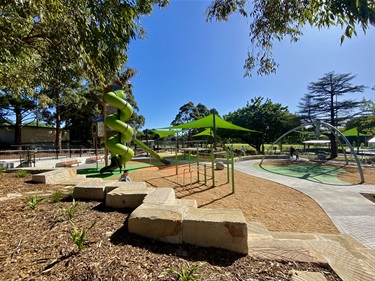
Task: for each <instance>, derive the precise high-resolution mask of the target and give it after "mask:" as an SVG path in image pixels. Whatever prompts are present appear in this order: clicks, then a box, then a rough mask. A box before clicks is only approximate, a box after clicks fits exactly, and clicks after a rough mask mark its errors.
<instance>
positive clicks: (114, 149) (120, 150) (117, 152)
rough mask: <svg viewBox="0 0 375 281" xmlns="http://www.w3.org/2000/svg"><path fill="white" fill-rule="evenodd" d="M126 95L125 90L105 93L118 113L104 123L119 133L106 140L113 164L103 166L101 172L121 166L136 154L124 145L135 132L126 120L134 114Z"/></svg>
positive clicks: (108, 117) (109, 116)
mask: <svg viewBox="0 0 375 281" xmlns="http://www.w3.org/2000/svg"><path fill="white" fill-rule="evenodd" d="M125 97H126V95H125V93H124V91H123V90H116V91H113V92H108V93H106V94H105V95H104V100H105V101H106V102H107V103H108V104H110V105H112V106H114V107H115V108H117V109H118V112H117V113H113V114H110V115H108V116H107V118H106V119H105V120H104V124H105V125H107V126H108V127H110V128H111V129H112V130H114V131H116V132H118V133H117V134H116V135H113V136H112V137H110V138H108V139H107V140H106V142H105V146H106V147H107V149H108V150H109V151H110V152H111V164H110V165H109V166H106V167H103V168H102V169H101V170H100V173H101V174H102V173H104V172H112V171H114V170H116V169H117V168H119V167H120V168H121V167H122V165H124V164H125V162H127V161H129V160H131V159H132V158H133V156H134V151H133V149H131V148H130V147H128V146H125V145H123V143H125V142H129V141H130V140H131V139H132V137H133V134H134V131H133V128H132V127H130V126H129V125H128V124H126V123H125V122H124V121H126V120H128V119H129V118H130V117H131V115H132V114H133V108H132V106H131V105H130V104H129V103H128V102H127V101H125Z"/></svg>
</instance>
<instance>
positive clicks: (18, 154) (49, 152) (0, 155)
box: [0, 147, 104, 160]
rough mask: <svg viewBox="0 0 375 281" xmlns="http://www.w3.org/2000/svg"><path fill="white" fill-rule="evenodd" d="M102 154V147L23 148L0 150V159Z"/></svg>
mask: <svg viewBox="0 0 375 281" xmlns="http://www.w3.org/2000/svg"><path fill="white" fill-rule="evenodd" d="M96 154H98V155H102V154H104V149H98V150H95V149H92V148H82V147H79V148H69V149H60V150H58V149H25V150H1V151H0V160H10V159H17V160H21V159H27V160H30V159H58V158H59V157H84V156H94V155H96Z"/></svg>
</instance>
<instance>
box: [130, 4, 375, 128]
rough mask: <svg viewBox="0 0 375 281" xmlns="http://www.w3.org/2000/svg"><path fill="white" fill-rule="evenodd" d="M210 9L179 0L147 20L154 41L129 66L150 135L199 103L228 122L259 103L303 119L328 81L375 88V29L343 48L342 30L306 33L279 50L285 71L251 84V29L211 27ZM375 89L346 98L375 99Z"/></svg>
mask: <svg viewBox="0 0 375 281" xmlns="http://www.w3.org/2000/svg"><path fill="white" fill-rule="evenodd" d="M209 4H210V1H203V0H201V1H200V0H191V1H182V0H171V1H170V4H169V5H168V6H167V7H165V8H162V9H159V8H155V9H154V12H153V13H152V14H151V15H150V16H148V17H145V18H143V19H142V24H143V25H144V27H145V28H146V31H147V37H146V39H144V40H137V41H134V42H132V43H131V44H130V48H129V52H128V56H129V61H128V64H127V66H128V67H131V68H134V69H136V70H137V71H138V75H137V76H136V77H134V78H133V79H132V81H131V82H132V84H133V86H134V89H133V94H134V96H135V99H136V101H137V103H138V106H139V108H140V111H139V114H142V115H143V116H144V117H145V118H146V124H145V126H144V127H143V128H142V129H152V128H162V127H166V126H169V125H170V123H171V122H172V121H173V120H174V118H175V117H176V115H177V114H178V112H179V108H180V107H181V106H182V105H184V104H186V103H188V102H190V101H191V102H193V103H194V104H195V105H197V104H198V103H202V104H204V105H205V106H206V107H207V108H208V109H211V108H215V109H217V110H218V112H219V113H220V115H225V114H228V113H229V112H233V111H236V110H237V109H239V108H242V107H245V106H246V103H247V102H248V101H250V100H251V98H253V97H258V96H262V97H264V98H269V99H271V100H272V102H274V103H281V104H282V105H284V106H288V109H289V111H290V112H292V113H295V112H297V111H298V103H299V102H300V99H301V98H302V97H303V96H304V94H305V93H306V92H307V85H308V84H309V83H310V82H316V81H317V80H318V79H319V78H321V77H323V76H324V74H325V73H328V72H330V71H335V72H336V73H352V74H356V75H357V77H356V79H355V80H353V84H356V85H361V84H363V85H365V86H369V87H370V88H371V87H373V86H374V85H375V29H374V28H372V29H370V30H368V31H367V33H366V34H365V35H364V34H363V31H362V30H358V37H354V38H352V39H346V40H345V42H344V44H343V45H342V46H340V36H341V34H342V31H341V30H340V29H338V28H333V29H329V30H320V31H318V30H316V29H311V28H306V29H305V31H304V36H302V37H301V40H300V41H299V42H297V43H293V44H290V43H289V41H288V40H285V41H283V42H275V44H274V50H273V54H274V58H275V59H276V61H277V62H278V63H279V64H280V66H279V68H278V70H277V73H276V74H272V75H270V76H257V74H256V73H253V77H251V78H244V77H243V75H244V73H245V71H244V69H243V65H244V61H245V59H246V54H247V51H248V50H249V48H251V44H250V41H249V35H248V34H249V28H248V25H249V23H248V22H247V20H246V19H244V18H243V17H241V16H239V15H233V16H232V17H231V18H230V19H229V21H228V22H212V23H209V22H206V21H205V16H204V13H205V10H206V8H207V7H208V5H209ZM370 88H368V89H366V90H365V92H364V93H358V94H355V95H350V96H349V95H348V96H346V98H353V99H356V100H361V99H362V98H363V97H366V98H367V99H374V98H375V92H374V91H372V90H371V89H370Z"/></svg>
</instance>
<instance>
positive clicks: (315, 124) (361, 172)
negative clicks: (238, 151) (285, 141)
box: [259, 120, 365, 183]
mask: <svg viewBox="0 0 375 281" xmlns="http://www.w3.org/2000/svg"><path fill="white" fill-rule="evenodd" d="M308 125H314V126H315V127H316V133H317V135H319V134H320V126H321V125H324V126H326V127H328V128H329V129H330V130H331V131H332V132H335V133H337V134H339V135H340V136H341V137H342V139H343V140H344V141H345V143H346V144H347V145H348V147H349V148H350V153H351V154H352V155H353V157H354V159H355V162H356V164H357V167H358V172H359V175H360V178H361V182H360V183H364V182H365V177H364V175H363V171H362V166H361V162H360V161H359V159H358V157H357V154H356V153H355V152H354V148H353V146H352V145H351V144H350V142H349V141H348V139H347V138H346V137H345V136H344V135H343V134H342V133H341V132H340V131H339V130H337V129H336V128H335V127H334V126H332V125H330V124H328V123H326V122H323V121H320V120H316V121H315V122H311V123H306V124H303V125H301V126H298V127H295V128H294V129H292V130H290V131H288V132H286V133H285V134H283V135H282V136H281V137H279V138H278V139H277V140H275V141H274V142H273V143H272V145H271V146H270V147H269V148H268V150H267V151H266V153H265V154H264V155H263V158H262V160H261V161H260V164H259V166H262V163H263V160H264V158H265V157H266V155H268V153H269V151H270V150H271V148H272V147H273V146H274V144H275V143H277V142H278V141H279V140H281V139H282V138H283V137H285V136H287V135H288V134H290V133H292V132H294V131H297V130H299V129H300V128H302V127H305V126H308ZM335 136H336V135H335ZM336 139H337V141H338V142H340V141H339V140H338V138H336ZM344 151H345V150H344ZM345 158H346V154H345ZM347 163H348V162H347Z"/></svg>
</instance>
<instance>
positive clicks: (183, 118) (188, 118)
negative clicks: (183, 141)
mask: <svg viewBox="0 0 375 281" xmlns="http://www.w3.org/2000/svg"><path fill="white" fill-rule="evenodd" d="M211 113H216V114H218V112H217V110H216V109H214V108H213V109H210V110H209V109H208V108H207V107H206V106H205V105H204V104H202V103H199V104H197V106H195V105H194V103H193V102H191V101H190V102H188V103H186V104H184V105H183V106H181V107H180V109H179V112H178V113H177V115H176V117H175V119H174V120H173V121H172V122H171V125H172V126H176V125H180V124H184V123H188V122H192V121H196V120H199V119H201V118H203V117H206V116H208V115H210V114H211ZM192 135H193V129H189V133H188V139H189V141H192V140H193V137H192Z"/></svg>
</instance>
